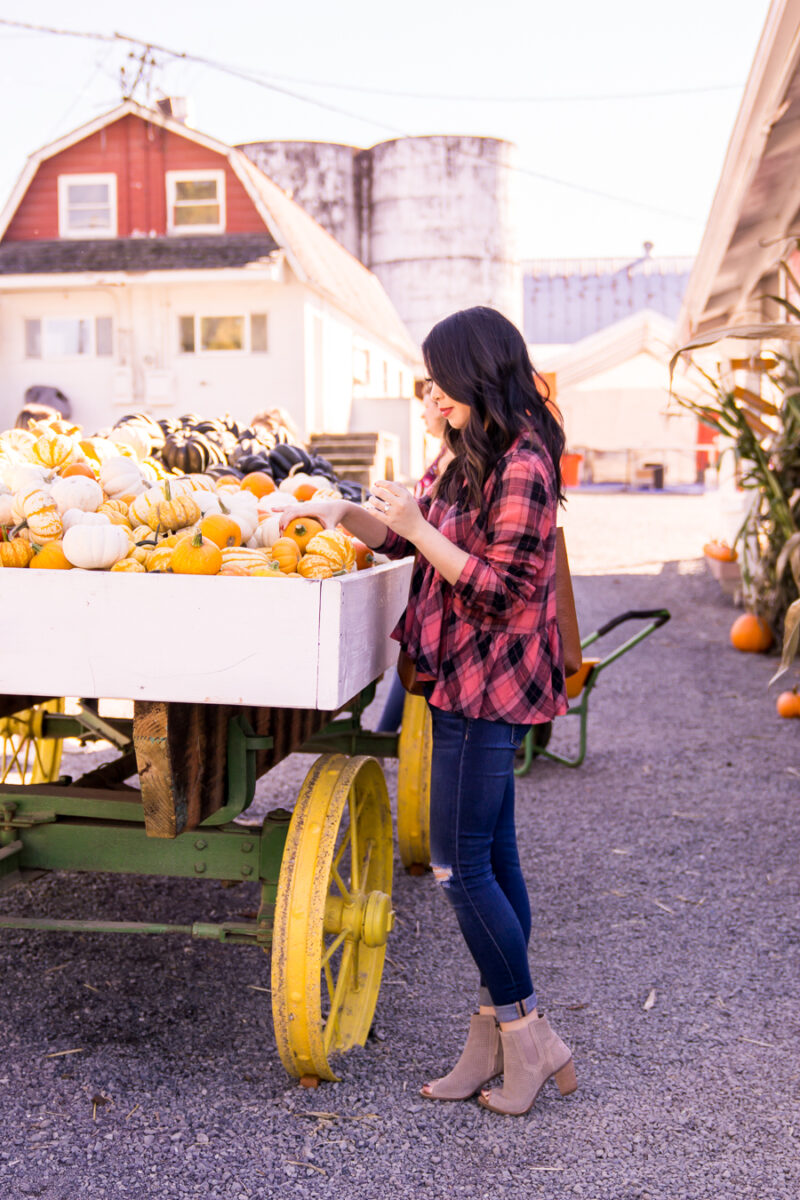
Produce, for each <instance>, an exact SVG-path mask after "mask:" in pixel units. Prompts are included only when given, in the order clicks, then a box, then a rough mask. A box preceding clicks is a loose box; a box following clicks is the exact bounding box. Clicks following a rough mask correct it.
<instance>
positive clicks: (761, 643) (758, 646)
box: [731, 613, 773, 654]
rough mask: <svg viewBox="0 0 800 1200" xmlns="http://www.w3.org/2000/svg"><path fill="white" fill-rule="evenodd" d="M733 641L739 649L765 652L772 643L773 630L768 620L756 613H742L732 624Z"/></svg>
mask: <svg viewBox="0 0 800 1200" xmlns="http://www.w3.org/2000/svg"><path fill="white" fill-rule="evenodd" d="M731 642H732V644H733V645H734V646H735V647H736V649H737V650H744V651H747V652H748V653H751V654H763V653H764V651H765V650H769V648H770V646H771V645H772V642H773V637H772V630H771V629H770V627H769V625H768V624H767V622H766V621H765V620H764V619H763V618H762V617H758V616H756V614H755V613H742V615H741V616H740V617H737V618H736V620H735V621H734V622H733V625H732V626H731Z"/></svg>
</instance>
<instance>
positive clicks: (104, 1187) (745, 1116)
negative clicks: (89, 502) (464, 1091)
mask: <svg viewBox="0 0 800 1200" xmlns="http://www.w3.org/2000/svg"><path fill="white" fill-rule="evenodd" d="M709 512H710V510H709V506H708V504H707V502H706V498H704V497H699V496H666V495H664V496H654V495H644V494H642V495H627V496H626V495H618V496H610V495H591V494H583V493H579V494H576V495H575V496H574V497H573V499H572V502H571V504H570V508H569V514H568V518H567V529H568V542H569V545H570V551H571V557H572V561H573V570H574V571H575V572H576V574H577V579H576V593H577V600H578V607H579V612H580V616H581V623H582V627H583V629H584V631H588V630H589V629H592V628H595V627H596V626H597V625H599V624H600V623H602V622H603V621H604V620H606V619H608V618H609V617H610V616H613V615H615V614H616V613H618V612H621V611H623V610H625V609H629V608H637V607H640V608H641V607H658V606H664V605H665V606H667V607H668V608H670V609H671V611H672V621H671V623H670V624H668V625H667V626H666V627H665V628H664V629H662V630H659V631H657V632H656V633H655V634H654V635H653V636H652V638H650V639H649V640H648V641H646V642H645V643H643V644H642V645H641V646H639V647H637V648H636V649H635V650H634V651H633V652H632V653H631V654H629V655H627V656H626V657H625V658H623V659H622V660H620V662H619V663H617V664H615V665H614V666H613V667H611V668H609V670H608V671H607V673H606V674H605V675H604V676H603V678H602V682H601V684H600V685H599V686H598V688H597V690H596V691H595V692H594V693H593V696H592V702H591V713H590V719H589V752H588V755H587V758H586V762H585V764H584V765H583V767H581V768H580V769H579V770H577V771H571V770H567V769H565V768H563V767H560V766H557V765H555V764H548V763H545V762H539V763H536V764H534V767H533V769H532V771H531V773H530V774H529V775H528V776H527V777H526V778H525V779H524V780H522V781H520V783H519V787H518V812H519V826H520V840H521V850H522V857H523V863H524V865H525V868H526V871H527V876H528V881H529V887H530V892H531V899H532V904H533V909H534V914H535V917H534V936H533V942H532V947H531V959H532V963H533V968H534V980H535V982H536V985H537V988H538V991H539V994H540V1000H541V1004H542V1007H543V1008H545V1009H546V1010H547V1012H548V1014H549V1016H550V1017H551V1019H552V1020H553V1021H554V1023H555V1024H556V1025H557V1027H558V1029H559V1030H560V1031H561V1032H562V1034H563V1036H564V1037H565V1038H566V1040H567V1041H569V1042H570V1044H571V1045H572V1046H573V1048H574V1052H575V1061H576V1066H577V1071H578V1082H579V1086H578V1091H577V1093H575V1095H574V1096H571V1097H569V1098H567V1099H565V1100H562V1099H560V1098H559V1096H558V1092H557V1090H556V1088H555V1087H553V1086H552V1085H550V1086H548V1087H547V1088H546V1089H545V1091H544V1092H543V1093H542V1094H541V1096H540V1097H539V1100H538V1101H537V1103H536V1105H535V1107H534V1110H533V1112H532V1113H531V1114H530V1115H529V1116H528V1117H524V1118H520V1119H514V1118H503V1117H499V1116H497V1115H494V1114H491V1113H488V1112H485V1111H484V1110H483V1109H481V1108H479V1107H478V1105H477V1103H476V1102H475V1101H469V1102H465V1103H456V1104H434V1103H431V1102H429V1101H425V1100H423V1099H421V1098H420V1096H419V1095H418V1087H419V1085H420V1084H421V1083H422V1082H423V1081H424V1080H425V1079H427V1078H430V1077H432V1076H434V1075H436V1074H438V1073H441V1071H442V1070H443V1069H446V1068H447V1067H448V1066H449V1065H450V1063H451V1062H452V1060H453V1059H454V1057H455V1056H456V1054H457V1052H458V1049H459V1046H460V1042H461V1039H462V1036H463V1033H464V1030H465V1027H466V1024H467V1022H468V1018H469V1013H470V1010H471V999H472V996H473V993H474V990H475V987H474V975H473V971H472V968H471V966H470V962H469V961H468V958H467V954H466V951H465V949H464V948H463V944H462V942H461V939H460V936H459V935H458V932H457V929H456V926H455V921H454V918H453V917H452V915H451V913H450V911H449V909H448V908H447V907H446V904H445V902H444V899H443V897H442V896H441V895H440V894H438V893H437V890H436V887H435V885H434V883H433V881H432V878H431V877H430V876H429V875H428V876H425V877H422V878H412V877H410V876H407V875H406V874H405V873H404V872H403V871H402V869H401V868H400V867H399V864H398V866H397V874H396V884H395V906H396V910H397V914H398V924H397V928H396V932H395V933H394V934H393V936H392V938H391V940H390V943H389V955H390V960H389V961H388V962H387V967H386V972H385V975H384V984H383V987H382V990H381V995H380V1000H379V1004H378V1011H377V1016H376V1024H375V1036H374V1038H372V1039H370V1041H369V1042H368V1044H367V1046H366V1047H365V1048H364V1049H359V1050H356V1051H354V1052H352V1053H351V1054H349V1055H348V1056H347V1057H346V1058H345V1060H344V1061H343V1063H342V1068H341V1069H342V1082H340V1083H337V1084H325V1085H322V1086H321V1087H320V1088H319V1089H318V1090H316V1091H305V1090H303V1089H301V1088H299V1087H298V1086H297V1085H296V1084H295V1083H294V1082H292V1081H290V1080H289V1079H288V1078H287V1077H286V1075H285V1074H284V1072H283V1069H282V1067H281V1066H280V1063H279V1060H278V1058H277V1055H276V1051H275V1046H274V1040H273V1035H272V1027H271V1019H270V1010H269V996H268V995H267V994H266V992H265V990H264V989H266V988H268V987H269V966H268V961H267V959H266V957H265V956H263V955H262V954H261V952H259V951H257V950H252V949H249V948H240V947H222V946H217V945H213V944H209V943H203V942H198V943H187V942H185V941H182V940H181V939H179V938H161V939H159V938H145V937H142V938H133V937H131V938H127V939H126V938H114V937H103V936H101V935H96V936H95V935H85V936H79V935H63V934H42V935H38V936H33V935H28V934H24V935H23V934H19V933H16V932H13V931H12V932H7V933H3V934H0V954H1V955H2V959H1V960H0V961H2V964H3V965H2V1000H3V1019H2V1029H3V1057H2V1061H0V1104H1V1105H2V1108H0V1112H1V1113H2V1140H1V1141H0V1198H2V1200H22V1198H23V1197H31V1196H37V1197H45V1198H46V1200H78V1198H80V1197H85V1198H86V1200H95V1198H97V1200H100V1198H102V1200H106V1198H107V1197H117V1196H119V1197H128V1198H130V1200H151V1198H152V1200H178V1198H190V1200H223V1198H224V1200H244V1198H245V1197H247V1198H250V1197H293V1198H294V1197H298V1198H301V1197H307V1196H308V1197H317V1196H320V1197H321V1196H326V1197H333V1198H334V1200H339V1198H341V1200H377V1198H382V1197H390V1198H393V1197H412V1196H413V1197H416V1196H420V1195H426V1196H430V1197H432V1198H437V1200H438V1198H439V1197H441V1198H442V1200H445V1198H447V1200H449V1198H451V1197H464V1198H469V1200H481V1198H483V1197H486V1198H491V1200H496V1198H497V1197H511V1198H516V1197H547V1198H553V1200H560V1198H561V1197H572V1196H576V1197H583V1198H584V1200H649V1198H652V1200H656V1198H658V1200H662V1198H663V1200H682V1198H684V1197H686V1198H692V1200H695V1198H696V1200H701V1198H703V1200H705V1198H706V1197H708V1198H709V1200H711V1198H713V1200H728V1198H730V1200H733V1198H734V1197H735V1198H736V1200H784V1198H785V1200H790V1198H791V1200H796V1198H797V1196H798V1194H800V1166H799V1162H798V1160H799V1157H800V1156H799V1155H798V1133H800V1108H799V1107H798V1090H799V1089H798V1079H799V1078H800V1055H798V1038H797V1034H798V1003H797V993H798V982H799V981H800V954H799V951H800V916H799V915H798V893H800V882H799V880H798V873H799V872H798V843H799V842H800V835H799V834H798V812H799V811H800V804H799V803H798V801H800V736H799V735H800V724H799V723H796V722H792V721H783V722H781V721H779V720H778V718H777V717H776V715H775V710H774V694H773V693H774V689H773V693H768V692H767V689H766V683H767V680H768V679H769V676H770V674H771V673H772V671H773V670H774V667H775V660H774V659H770V658H763V657H761V656H752V655H742V654H738V653H737V652H736V651H734V650H733V649H732V648H731V647H730V646H729V644H728V642H727V630H728V628H729V625H730V623H731V620H732V616H733V610H732V609H731V607H730V606H729V602H727V601H726V600H725V599H724V598H723V597H722V595H721V593H720V592H719V590H718V588H717V585H716V584H715V583H714V582H713V580H711V579H710V578H709V577H708V575H707V574H706V573H705V570H704V567H703V564H702V562H701V561H700V560H698V558H697V555H698V553H699V547H700V544H701V543H702V541H703V540H704V539H705V537H706V536H707V535H708V534H709V533H710V532H713V530H712V529H710V528H708V524H709V521H710V519H711V518H710V516H709ZM574 736H575V729H574V727H573V721H571V720H568V719H566V718H563V719H561V720H560V721H559V722H557V723H556V729H555V733H554V738H553V744H554V745H561V746H562V747H566V746H568V745H570V742H571V739H572V738H574ZM307 766H308V760H307V759H305V758H303V757H302V756H294V757H293V758H292V759H290V760H287V761H286V762H285V763H283V764H281V766H280V767H279V768H278V769H277V770H276V771H274V772H273V773H271V775H270V776H269V777H268V786H267V782H266V781H265V782H262V785H261V789H260V790H261V805H262V807H263V805H264V804H267V803H269V804H284V805H288V804H290V803H291V801H292V799H293V797H294V795H295V794H296V791H297V788H298V785H299V781H300V779H301V778H302V776H303V774H304V772H305V770H306V769H307ZM387 774H388V775H389V776H390V780H389V781H390V788H391V787H393V783H394V780H393V778H392V772H391V771H390V770H389V769H388V768H387ZM254 894H255V893H254V889H253V888H252V887H250V886H249V885H247V884H242V885H240V886H238V887H235V888H222V887H221V886H219V885H218V884H215V883H203V882H200V881H192V882H191V884H188V883H183V882H181V881H170V880H146V879H125V878H115V877H112V876H110V875H105V876H86V877H79V876H76V875H72V876H69V875H58V876H52V877H49V878H47V879H45V880H42V881H40V882H39V883H38V884H35V885H33V886H32V887H31V888H30V889H27V890H19V891H17V892H15V893H13V894H11V895H10V896H8V897H6V898H4V899H3V900H2V901H0V910H2V911H7V912H18V913H20V912H21V913H23V914H26V915H42V914H47V915H53V916H55V915H58V916H73V917H81V916H83V917H90V916H97V915H103V916H105V917H107V918H109V919H126V918H127V919H143V918H148V919H152V920H165V921H173V922H190V921H192V920H195V919H208V920H223V919H226V918H230V917H232V916H234V915H235V914H237V913H240V912H241V911H242V910H248V909H251V908H252V907H253V906H254ZM69 1051H76V1052H75V1053H66V1052H69ZM55 1054H58V1055H59V1056H58V1057H49V1056H52V1055H55Z"/></svg>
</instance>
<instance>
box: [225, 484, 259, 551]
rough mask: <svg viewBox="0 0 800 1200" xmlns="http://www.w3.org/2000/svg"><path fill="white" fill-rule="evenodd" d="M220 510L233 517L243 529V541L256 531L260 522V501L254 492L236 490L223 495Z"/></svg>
mask: <svg viewBox="0 0 800 1200" xmlns="http://www.w3.org/2000/svg"><path fill="white" fill-rule="evenodd" d="M220 512H223V513H226V515H227V516H230V517H232V518H233V520H234V521H235V522H236V524H237V525H238V526H239V528H240V529H241V531H242V541H243V542H246V541H247V540H248V538H251V537H252V536H253V534H254V533H255V531H256V525H257V524H258V501H257V500H256V498H255V496H254V495H253V493H252V492H235V493H234V495H232V496H223V497H222V499H221V501H220Z"/></svg>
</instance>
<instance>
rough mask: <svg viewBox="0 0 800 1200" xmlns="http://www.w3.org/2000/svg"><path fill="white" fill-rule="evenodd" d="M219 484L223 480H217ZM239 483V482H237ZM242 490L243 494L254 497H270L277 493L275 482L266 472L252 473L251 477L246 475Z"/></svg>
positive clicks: (242, 482)
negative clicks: (247, 493) (246, 493)
mask: <svg viewBox="0 0 800 1200" xmlns="http://www.w3.org/2000/svg"><path fill="white" fill-rule="evenodd" d="M217 482H218V483H220V482H221V480H217ZM236 482H237V483H239V480H238V479H237V480H236ZM240 486H241V489H242V491H243V492H252V493H253V495H254V496H258V497H259V499H260V498H261V496H269V495H270V493H271V492H274V491H275V480H274V479H273V478H272V476H271V475H268V474H267V472H266V471H251V472H250V474H249V475H245V477H244V479H243V480H242V481H241V485H240Z"/></svg>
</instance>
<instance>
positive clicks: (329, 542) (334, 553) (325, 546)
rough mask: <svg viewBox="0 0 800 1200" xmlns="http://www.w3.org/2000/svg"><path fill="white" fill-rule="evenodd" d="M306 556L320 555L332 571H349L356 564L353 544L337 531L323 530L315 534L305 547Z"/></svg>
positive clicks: (345, 535)
mask: <svg viewBox="0 0 800 1200" xmlns="http://www.w3.org/2000/svg"><path fill="white" fill-rule="evenodd" d="M306 553H307V554H321V555H322V557H323V558H324V559H325V561H326V562H327V563H328V565H329V566H330V567H331V569H332V570H334V571H351V570H352V569H353V567H354V566H355V563H356V555H355V550H354V549H353V543H352V542H351V541H350V538H349V537H348V536H347V534H345V533H340V532H339V530H338V529H324V530H323V531H322V533H317V534H315V535H314V537H313V538H311V540H310V541H309V542H308V544H307V546H306Z"/></svg>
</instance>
